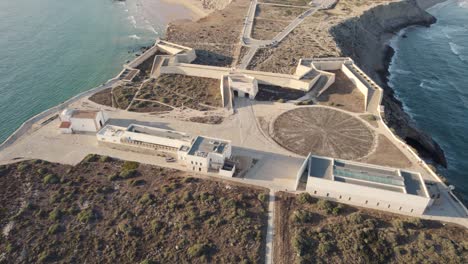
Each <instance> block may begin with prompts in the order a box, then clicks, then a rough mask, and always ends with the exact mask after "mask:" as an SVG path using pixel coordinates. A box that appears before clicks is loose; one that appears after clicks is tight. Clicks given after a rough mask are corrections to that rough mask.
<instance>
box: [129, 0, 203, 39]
mask: <svg viewBox="0 0 468 264" xmlns="http://www.w3.org/2000/svg"><path fill="white" fill-rule="evenodd" d="M127 4H128V5H129V7H131V6H132V5H133V6H135V8H134V12H131V11H130V12H131V13H133V14H135V15H134V16H135V18H136V19H140V20H142V22H143V23H146V24H150V25H151V26H152V27H153V28H155V29H158V28H159V30H156V31H161V28H160V27H161V25H167V24H169V23H170V22H173V21H176V20H186V19H189V20H193V21H195V20H198V19H200V18H202V17H205V16H206V15H208V14H209V11H208V10H205V9H204V8H203V6H202V3H201V2H200V1H197V0H130V1H128V3H127ZM129 9H130V10H131V8H129ZM162 30H163V31H164V30H165V28H164V29H162ZM163 34H164V33H163Z"/></svg>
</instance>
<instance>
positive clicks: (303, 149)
mask: <svg viewBox="0 0 468 264" xmlns="http://www.w3.org/2000/svg"><path fill="white" fill-rule="evenodd" d="M374 137H375V136H374V133H373V131H371V129H370V128H369V127H368V126H367V125H366V124H364V123H363V122H362V121H361V120H360V119H358V118H355V117H353V116H351V115H349V114H346V113H344V112H341V111H337V110H333V109H330V108H323V107H301V108H296V109H293V110H290V111H287V112H285V113H283V114H281V115H280V116H278V117H277V119H276V120H275V121H274V124H273V131H272V138H273V139H274V140H275V141H276V142H277V143H278V144H280V145H281V146H282V147H284V148H286V149H288V150H290V151H292V152H294V153H297V154H299V155H302V156H307V155H308V154H309V153H312V154H315V155H320V156H327V157H335V158H339V159H345V160H356V159H360V158H362V157H364V156H366V155H367V154H368V153H369V152H370V151H371V150H372V147H373V145H374Z"/></svg>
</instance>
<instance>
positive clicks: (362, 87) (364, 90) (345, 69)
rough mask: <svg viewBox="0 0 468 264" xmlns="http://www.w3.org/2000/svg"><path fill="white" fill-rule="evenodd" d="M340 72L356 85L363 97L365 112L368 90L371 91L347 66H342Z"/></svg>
mask: <svg viewBox="0 0 468 264" xmlns="http://www.w3.org/2000/svg"><path fill="white" fill-rule="evenodd" d="M341 71H342V72H343V73H344V74H345V75H346V76H347V77H348V78H349V79H350V80H351V81H352V82H353V83H354V84H355V85H356V87H357V88H358V90H359V91H360V92H361V93H362V94H363V95H364V105H366V111H367V99H368V97H369V92H370V90H373V89H372V88H371V87H368V86H366V85H364V84H363V83H362V82H361V80H360V79H359V78H358V77H357V76H356V74H354V73H353V72H352V71H351V70H350V69H349V68H348V66H347V65H345V64H342V66H341Z"/></svg>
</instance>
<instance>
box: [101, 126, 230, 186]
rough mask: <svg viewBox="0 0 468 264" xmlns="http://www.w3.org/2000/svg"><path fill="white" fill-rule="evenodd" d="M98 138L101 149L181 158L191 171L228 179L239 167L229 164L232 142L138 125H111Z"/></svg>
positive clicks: (182, 163) (182, 162)
mask: <svg viewBox="0 0 468 264" xmlns="http://www.w3.org/2000/svg"><path fill="white" fill-rule="evenodd" d="M96 136H97V139H98V143H99V145H101V146H106V147H110V148H114V149H119V150H124V151H133V152H139V153H143V154H148V155H155V156H166V157H172V158H174V159H175V158H177V160H178V161H179V163H180V164H181V165H182V166H185V167H186V168H187V169H188V170H191V171H196V172H203V173H208V172H214V173H219V174H221V175H224V176H228V177H232V176H233V174H234V171H235V165H234V164H232V163H230V162H229V159H230V158H231V151H232V148H231V142H230V141H226V140H221V139H217V138H209V137H203V136H191V135H188V134H186V133H183V132H178V131H173V130H167V129H161V128H156V127H148V126H141V125H135V124H132V125H130V126H128V127H127V128H125V127H119V126H112V125H107V126H105V127H104V128H103V129H101V130H100V131H99V132H98V133H97V135H96Z"/></svg>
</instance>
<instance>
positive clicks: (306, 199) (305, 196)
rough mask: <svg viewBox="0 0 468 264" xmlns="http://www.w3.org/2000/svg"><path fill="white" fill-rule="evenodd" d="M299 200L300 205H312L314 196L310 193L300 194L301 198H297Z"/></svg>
mask: <svg viewBox="0 0 468 264" xmlns="http://www.w3.org/2000/svg"><path fill="white" fill-rule="evenodd" d="M297 200H298V201H299V203H301V204H307V203H310V202H311V201H312V196H310V194H309V193H301V194H299V196H298V197H297Z"/></svg>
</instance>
